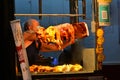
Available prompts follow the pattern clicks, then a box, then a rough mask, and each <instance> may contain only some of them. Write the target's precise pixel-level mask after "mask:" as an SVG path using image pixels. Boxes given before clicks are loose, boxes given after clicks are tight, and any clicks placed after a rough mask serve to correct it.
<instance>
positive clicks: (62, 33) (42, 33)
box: [37, 22, 89, 50]
mask: <svg viewBox="0 0 120 80" xmlns="http://www.w3.org/2000/svg"><path fill="white" fill-rule="evenodd" d="M37 34H38V40H40V42H41V43H42V47H45V44H46V46H47V45H48V44H54V45H56V49H58V50H62V49H64V48H65V47H67V46H69V45H71V44H73V43H75V39H82V38H85V37H87V36H89V31H88V26H87V24H86V23H85V22H78V23H73V24H70V23H63V24H59V25H54V26H49V27H47V28H44V27H40V28H39V31H38V32H37ZM42 47H41V48H42ZM51 47H52V46H51Z"/></svg>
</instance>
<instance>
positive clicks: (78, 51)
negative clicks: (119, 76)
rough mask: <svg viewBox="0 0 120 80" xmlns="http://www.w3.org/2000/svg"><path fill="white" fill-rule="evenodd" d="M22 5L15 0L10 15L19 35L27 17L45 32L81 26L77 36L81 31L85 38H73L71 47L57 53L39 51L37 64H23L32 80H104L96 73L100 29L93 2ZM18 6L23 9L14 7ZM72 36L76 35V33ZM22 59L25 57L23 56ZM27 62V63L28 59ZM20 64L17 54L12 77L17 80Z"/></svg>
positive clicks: (45, 0) (59, 0)
mask: <svg viewBox="0 0 120 80" xmlns="http://www.w3.org/2000/svg"><path fill="white" fill-rule="evenodd" d="M23 2H24V1H23V0H21V2H20V1H18V0H15V8H16V13H15V14H14V15H15V17H16V20H17V22H18V25H19V27H21V29H19V30H20V35H21V32H23V24H24V22H25V21H26V20H28V19H30V18H35V19H36V20H38V21H39V22H40V25H41V26H43V27H44V28H45V29H48V28H49V27H50V26H53V27H54V26H56V25H61V24H65V23H69V24H75V23H85V25H81V26H82V27H81V29H80V30H81V31H79V33H80V34H83V33H82V31H83V32H84V30H85V33H87V36H85V37H82V38H77V39H74V41H75V42H74V43H73V44H70V45H68V46H66V47H65V48H63V49H61V50H58V51H50V52H42V51H40V52H39V55H38V57H39V59H38V62H37V63H34V64H33V65H29V64H27V66H28V68H29V70H30V72H29V71H28V73H30V75H31V76H32V78H33V80H34V79H35V80H39V79H40V80H104V77H103V76H102V74H101V73H100V70H101V69H102V62H103V60H104V54H103V50H104V49H103V43H104V30H103V29H102V28H101V27H99V23H98V11H97V0H39V1H32V0H29V1H25V2H24V3H23ZM19 3H23V4H24V5H25V6H22V7H23V8H20V7H18V6H19ZM38 3H39V4H38ZM28 6H29V7H28ZM20 11H21V12H20ZM18 19H19V20H18ZM13 22H14V21H13ZM11 23H12V22H11ZM72 27H74V26H72ZM69 28H70V27H68V29H69ZM86 30H87V31H86ZM14 31H15V30H13V32H14ZM75 33H76V34H77V32H76V31H75ZM13 34H14V33H13ZM70 37H71V36H70ZM70 37H69V38H70ZM22 39H23V38H22ZM23 43H24V42H23ZM23 48H24V47H23ZM17 50H18V48H17ZM24 50H26V49H24ZM18 53H19V52H18ZM24 53H26V51H24ZM24 56H25V58H26V57H27V55H24ZM27 62H28V63H29V60H28V61H27ZM20 64H21V63H20V62H19V55H18V54H17V55H16V76H17V77H18V80H19V79H20V80H21V79H22V78H23V77H22V74H23V73H22V71H21V69H22V68H21V65H20ZM24 77H25V76H24Z"/></svg>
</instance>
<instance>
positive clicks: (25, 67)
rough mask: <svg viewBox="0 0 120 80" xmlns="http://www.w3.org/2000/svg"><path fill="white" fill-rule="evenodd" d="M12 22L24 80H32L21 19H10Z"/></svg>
mask: <svg viewBox="0 0 120 80" xmlns="http://www.w3.org/2000/svg"><path fill="white" fill-rule="evenodd" d="M10 24H11V29H12V32H13V37H14V41H15V45H16V50H17V53H18V59H19V62H20V67H21V71H22V76H23V80H32V78H31V74H30V70H29V64H28V58H27V54H26V49H25V48H24V40H23V35H22V29H21V25H20V20H19V19H18V20H13V21H10Z"/></svg>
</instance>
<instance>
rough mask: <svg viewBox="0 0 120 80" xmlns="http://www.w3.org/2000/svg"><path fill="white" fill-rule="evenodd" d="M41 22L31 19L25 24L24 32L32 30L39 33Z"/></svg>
mask: <svg viewBox="0 0 120 80" xmlns="http://www.w3.org/2000/svg"><path fill="white" fill-rule="evenodd" d="M39 26H40V24H39V22H38V21H37V20H36V19H29V20H28V21H26V22H25V24H24V30H25V31H26V30H32V31H35V32H37V31H38V29H39Z"/></svg>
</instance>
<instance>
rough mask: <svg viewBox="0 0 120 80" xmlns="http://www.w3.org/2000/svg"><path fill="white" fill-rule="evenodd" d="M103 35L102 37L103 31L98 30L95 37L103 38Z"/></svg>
mask: <svg viewBox="0 0 120 80" xmlns="http://www.w3.org/2000/svg"><path fill="white" fill-rule="evenodd" d="M103 35H104V31H103V29H101V28H100V29H98V30H97V37H103Z"/></svg>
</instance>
